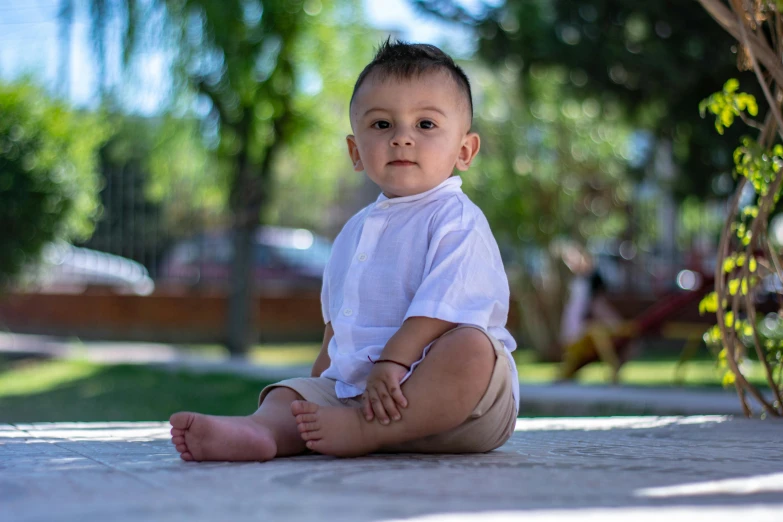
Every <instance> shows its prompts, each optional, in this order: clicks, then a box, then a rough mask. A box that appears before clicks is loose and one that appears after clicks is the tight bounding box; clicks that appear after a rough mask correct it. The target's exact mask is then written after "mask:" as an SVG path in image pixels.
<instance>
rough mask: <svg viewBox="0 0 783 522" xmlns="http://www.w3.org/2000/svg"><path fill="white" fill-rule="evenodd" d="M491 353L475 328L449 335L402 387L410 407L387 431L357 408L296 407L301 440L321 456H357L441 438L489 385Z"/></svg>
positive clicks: (293, 408) (464, 417)
mask: <svg viewBox="0 0 783 522" xmlns="http://www.w3.org/2000/svg"><path fill="white" fill-rule="evenodd" d="M494 366H495V351H494V349H493V347H492V344H491V343H490V341H489V339H488V338H487V337H486V336H485V335H484V334H483V333H482V332H480V331H479V330H476V329H474V328H461V329H458V330H454V331H452V332H451V333H447V334H446V335H444V336H443V337H441V338H440V339H439V340H438V341H436V343H435V344H434V345H433V346H432V348H431V349H430V351H429V353H428V354H427V357H426V358H425V359H424V360H423V361H422V362H421V364H419V366H418V367H417V368H416V371H415V372H414V373H413V375H411V377H410V379H408V380H407V381H406V382H405V384H403V386H402V390H403V393H404V394H405V397H406V398H407V399H408V404H409V406H408V407H407V408H405V409H402V410H401V413H402V419H400V420H399V421H392V422H391V424H389V425H382V424H380V422H378V421H377V420H376V421H373V422H367V421H366V420H365V419H364V417H363V416H362V414H361V411H360V410H358V409H356V408H339V407H337V408H335V407H327V406H318V405H316V404H314V403H311V402H307V401H296V402H294V403H293V404H292V405H291V411H292V413H293V414H294V415H296V421H297V422H298V423H299V431H300V432H301V433H302V439H303V440H305V441H307V447H308V448H309V449H311V450H313V451H317V452H319V453H325V454H328V455H337V456H357V455H363V454H366V453H370V452H373V451H376V450H378V449H380V448H383V447H385V446H391V445H395V444H399V443H402V442H407V441H410V440H415V439H419V438H422V437H427V436H429V435H434V434H437V433H443V432H445V431H448V430H450V429H452V428H455V427H457V426H459V425H460V424H462V423H463V422H464V421H465V420H467V418H468V416H469V415H470V414H471V412H472V411H473V409H474V408H475V407H476V405H477V404H478V403H479V400H481V397H482V396H483V395H484V392H485V391H486V390H487V387H488V385H489V381H490V377H491V376H492V371H493V368H494Z"/></svg>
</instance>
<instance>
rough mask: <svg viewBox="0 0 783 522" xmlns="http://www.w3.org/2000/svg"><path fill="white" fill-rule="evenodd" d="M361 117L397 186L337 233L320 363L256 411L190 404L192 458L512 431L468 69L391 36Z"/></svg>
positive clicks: (184, 434)
mask: <svg viewBox="0 0 783 522" xmlns="http://www.w3.org/2000/svg"><path fill="white" fill-rule="evenodd" d="M350 119H351V127H352V129H353V134H352V135H349V136H348V137H347V142H348V153H349V155H350V158H351V161H352V163H353V167H354V170H356V171H357V172H361V171H364V172H365V173H366V175H367V176H368V177H369V178H370V179H371V180H372V181H373V182H375V183H376V184H377V185H378V187H379V188H380V189H381V191H382V193H381V194H380V195H379V196H378V199H377V200H376V201H375V202H374V203H372V204H371V205H369V206H367V207H366V208H364V209H363V210H361V211H360V212H359V213H358V214H356V215H355V216H353V217H352V218H351V219H350V220H349V221H348V223H347V224H346V225H345V227H344V228H343V229H342V231H341V232H340V234H339V235H338V236H337V238H336V239H335V242H334V248H333V251H332V256H331V258H330V260H329V263H328V266H327V268H326V271H325V273H324V281H323V289H322V293H321V305H322V309H323V316H324V321H325V323H326V328H325V331H324V339H323V344H322V347H321V351H320V353H319V355H318V358H317V359H316V361H315V363H314V365H313V369H312V374H311V375H312V376H311V377H309V378H295V379H288V380H285V381H282V382H279V383H276V384H274V385H271V386H269V387H267V388H265V389H264V390H263V391H262V392H261V396H260V398H259V407H258V410H257V411H256V412H255V413H253V414H252V415H248V416H246V417H217V416H210V415H202V414H198V413H191V412H179V413H175V414H174V415H172V416H171V419H170V422H171V425H172V430H171V435H172V439H171V440H172V443H173V444H174V445H175V446H176V448H177V451H179V453H180V456H181V458H182V459H184V460H188V461H190V460H195V461H204V460H224V461H265V460H270V459H272V458H275V457H284V456H290V455H298V454H301V453H305V452H307V451H308V450H309V451H313V452H317V453H323V454H327V455H336V456H343V457H350V456H358V455H364V454H367V453H371V452H379V451H383V452H415V453H475V452H486V451H490V450H493V449H495V448H497V447H499V446H501V445H502V444H503V443H504V442H506V440H508V438H509V437H510V436H511V434H512V433H513V430H514V425H515V421H516V415H517V409H518V404H519V397H518V393H519V388H518V381H517V375H516V366H515V365H514V362H513V359H512V358H511V355H510V354H511V351H513V350H514V349H515V347H516V343H515V342H514V339H513V338H512V337H511V335H509V333H508V331H507V330H506V328H505V324H506V319H507V316H508V305H509V288H508V280H507V278H506V274H505V271H504V269H503V263H502V261H501V259H500V254H499V251H498V247H497V243H496V242H495V239H494V237H493V236H492V232H491V231H490V228H489V225H488V223H487V220H486V218H485V217H484V215H483V214H482V212H481V210H479V208H478V207H476V206H475V205H474V204H473V203H472V202H471V201H470V200H469V199H468V197H467V196H466V195H465V194H464V193H463V192H462V190H461V188H460V187H461V184H462V179H461V178H460V177H459V176H455V175H454V171H455V169H456V170H458V171H466V170H468V168H469V167H470V164H471V162H472V161H473V159H474V158H475V156H476V153H478V150H479V145H480V140H479V136H478V134H476V133H475V132H471V125H472V120H473V102H472V98H471V91H470V83H469V81H468V78H467V76H466V75H465V73H464V72H463V70H462V69H461V68H460V67H459V66H457V65H456V64H455V63H454V62H453V60H452V59H451V58H450V57H449V56H447V55H446V54H445V53H443V52H442V51H441V50H440V49H438V48H437V47H434V46H431V45H423V44H407V43H402V42H396V43H391V42H389V41H387V42H386V43H385V44H383V45H382V46H381V48H380V50H379V51H378V53H377V55H376V57H375V59H374V60H373V61H372V62H371V63H370V64H369V65H368V66H367V67H366V68H365V69H364V71H363V72H362V73H361V74H360V75H359V78H358V80H357V81H356V85H355V87H354V93H353V97H352V99H351V104H350Z"/></svg>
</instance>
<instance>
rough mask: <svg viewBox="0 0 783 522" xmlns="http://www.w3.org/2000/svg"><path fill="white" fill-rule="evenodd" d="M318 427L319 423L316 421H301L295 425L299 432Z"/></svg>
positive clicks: (313, 429)
mask: <svg viewBox="0 0 783 522" xmlns="http://www.w3.org/2000/svg"><path fill="white" fill-rule="evenodd" d="M319 428H320V424H318V423H317V422H302V423H300V424H298V425H297V429H298V430H299V433H304V432H306V431H315V430H317V429H319Z"/></svg>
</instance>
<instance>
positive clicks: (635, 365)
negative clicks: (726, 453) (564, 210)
mask: <svg viewBox="0 0 783 522" xmlns="http://www.w3.org/2000/svg"><path fill="white" fill-rule="evenodd" d="M318 348H319V346H318V345H316V344H302V345H267V346H260V347H256V348H254V349H253V350H252V352H251V354H250V358H251V360H253V361H254V362H256V363H261V364H265V365H271V366H276V365H290V364H295V365H306V364H310V363H312V361H313V360H314V359H315V357H316V355H317V353H318ZM193 350H194V351H202V349H201V348H195V347H194V348H193ZM203 353H205V354H209V355H210V356H215V357H220V356H221V355H222V352H221V351H220V350H219V349H215V348H214V347H207V348H206V349H203ZM678 355H679V354H676V353H673V354H668V355H667V354H660V353H657V352H653V353H651V354H646V355H644V356H643V357H642V358H640V359H638V360H634V361H631V362H629V363H627V364H626V365H625V366H624V367H623V370H622V372H621V382H622V383H623V384H627V385H637V386H680V385H685V386H692V387H712V388H715V387H720V382H721V375H720V374H719V372H718V371H717V370H716V368H715V362H714V361H713V360H711V359H710V358H709V356H708V355H706V354H700V355H699V356H698V357H697V358H695V359H694V360H691V361H689V362H688V363H686V364H685V365H684V366H683V368H682V369H683V373H682V375H683V376H684V380H683V381H682V382H680V381H678V380H677V378H676V373H675V369H676V366H677V357H678ZM515 357H516V360H517V367H518V368H519V374H520V380H521V381H522V382H524V383H544V382H550V381H552V380H553V379H554V378H555V376H556V374H557V365H556V364H554V363H538V362H535V360H534V355H533V354H532V353H531V352H527V351H520V352H517V353H516V355H515ZM750 380H751V382H753V383H754V384H757V385H759V386H761V387H765V386H766V383H765V381H764V379H763V375H762V374H761V368H760V366H759V365H758V363H755V364H754V365H753V366H752V367H751V372H750ZM578 382H582V383H589V384H602V383H608V382H609V372H608V369H607V368H606V367H605V366H604V365H602V364H592V365H589V366H588V367H586V368H584V369H583V370H582V371H581V372H580V374H579V379H578ZM267 384H269V383H268V382H264V381H262V380H259V379H251V378H246V377H238V376H235V375H222V374H200V373H190V372H185V371H178V372H171V371H167V370H164V369H156V368H154V367H148V366H141V365H102V364H94V363H89V362H85V361H61V360H40V359H39V360H33V359H28V360H25V361H16V362H3V361H1V360H0V423H8V422H11V423H22V422H58V421H149V420H165V419H167V418H168V417H169V415H171V413H173V412H175V411H180V410H194V411H199V412H203V413H213V414H220V415H243V414H247V413H249V412H252V411H253V410H254V409H255V405H256V400H257V397H258V393H259V392H260V391H261V389H262V388H263V387H264V386H266V385H267Z"/></svg>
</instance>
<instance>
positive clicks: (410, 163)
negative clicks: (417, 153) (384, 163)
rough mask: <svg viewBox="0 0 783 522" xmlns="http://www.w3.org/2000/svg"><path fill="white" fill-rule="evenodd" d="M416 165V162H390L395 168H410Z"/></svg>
mask: <svg viewBox="0 0 783 522" xmlns="http://www.w3.org/2000/svg"><path fill="white" fill-rule="evenodd" d="M415 164H416V163H415V162H413V161H408V160H395V161H390V162H389V165H392V166H393V167H410V166H411V165H415Z"/></svg>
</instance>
